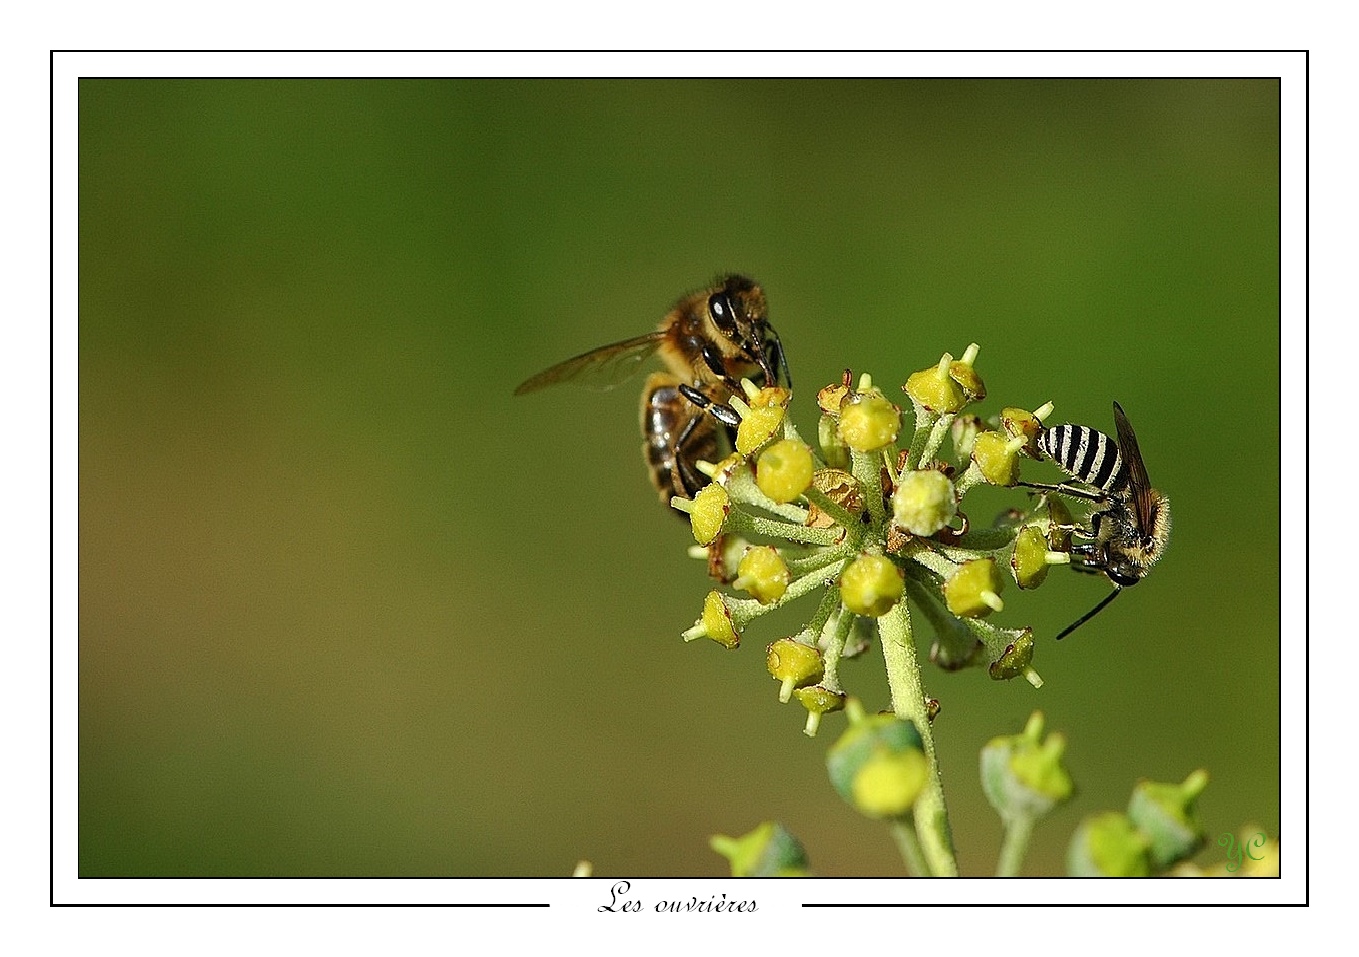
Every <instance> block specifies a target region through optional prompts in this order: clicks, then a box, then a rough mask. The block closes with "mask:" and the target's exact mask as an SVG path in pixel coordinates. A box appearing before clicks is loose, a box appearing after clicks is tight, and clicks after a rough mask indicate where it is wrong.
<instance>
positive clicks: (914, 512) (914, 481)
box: [892, 469, 958, 536]
mask: <svg viewBox="0 0 1359 957" xmlns="http://www.w3.org/2000/svg"><path fill="white" fill-rule="evenodd" d="M957 514H958V495H957V493H956V492H955V491H954V488H953V483H952V482H950V481H949V480H948V478H947V477H946V476H945V475H944V473H943V472H937V471H935V470H934V469H924V470H921V471H914V472H907V473H905V474H904V475H902V476H901V479H900V481H898V483H897V487H896V489H895V490H894V491H893V492H892V520H893V521H894V522H896V523H897V525H899V526H901V527H902V528H904V529H905V530H906V531H908V532H910V533H911V534H912V535H921V536H925V535H933V534H934V533H935V532H937V531H939V529H941V528H943V527H944V526H945V525H947V524H948V523H949V522H951V521H953V517H954V516H955V515H957Z"/></svg>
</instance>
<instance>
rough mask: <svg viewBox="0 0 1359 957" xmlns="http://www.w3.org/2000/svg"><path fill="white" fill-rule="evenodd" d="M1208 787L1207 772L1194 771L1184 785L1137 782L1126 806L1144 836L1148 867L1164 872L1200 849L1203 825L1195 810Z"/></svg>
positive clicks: (1131, 818)
mask: <svg viewBox="0 0 1359 957" xmlns="http://www.w3.org/2000/svg"><path fill="white" fill-rule="evenodd" d="M1207 786H1208V772H1207V771H1204V770H1201V769H1200V770H1198V771H1195V772H1194V773H1193V774H1191V775H1189V777H1187V778H1185V780H1184V783H1183V784H1161V783H1158V782H1155V781H1139V782H1138V784H1137V786H1136V787H1135V788H1133V793H1132V798H1131V800H1129V802H1128V818H1129V820H1131V821H1132V822H1133V823H1134V824H1135V825H1136V826H1137V829H1138V830H1140V831H1141V832H1142V833H1143V834H1145V835H1146V836H1147V839H1148V841H1149V842H1150V845H1151V846H1150V854H1151V863H1152V866H1153V867H1155V868H1156V870H1158V871H1161V870H1165V869H1166V868H1167V867H1169V866H1170V865H1172V864H1174V863H1175V862H1177V861H1181V860H1184V859H1185V858H1186V857H1189V856H1190V855H1192V854H1194V853H1195V852H1197V851H1198V849H1199V848H1200V847H1202V846H1203V842H1204V837H1205V835H1204V832H1203V823H1202V821H1200V820H1199V815H1198V809H1197V807H1196V805H1197V802H1198V797H1199V795H1200V794H1202V793H1203V789H1204V788H1206V787H1207Z"/></svg>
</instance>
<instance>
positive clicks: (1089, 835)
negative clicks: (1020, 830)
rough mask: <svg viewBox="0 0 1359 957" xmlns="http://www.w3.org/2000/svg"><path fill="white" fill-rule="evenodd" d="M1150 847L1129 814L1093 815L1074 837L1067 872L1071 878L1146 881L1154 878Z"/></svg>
mask: <svg viewBox="0 0 1359 957" xmlns="http://www.w3.org/2000/svg"><path fill="white" fill-rule="evenodd" d="M1149 847H1150V844H1149V842H1148V840H1147V838H1146V836H1145V835H1144V834H1142V833H1141V832H1140V831H1138V830H1137V828H1136V827H1134V826H1133V823H1132V821H1130V820H1128V816H1127V815H1126V814H1123V813H1122V812H1120V811H1105V812H1104V813H1102V814H1094V815H1091V816H1090V817H1087V818H1086V819H1085V820H1084V821H1082V822H1081V823H1080V825H1079V826H1078V827H1077V828H1076V833H1075V834H1073V835H1072V837H1071V844H1070V845H1069V846H1068V847H1067V852H1066V870H1067V873H1068V874H1070V875H1071V876H1072V877H1146V876H1148V875H1150V874H1151V857H1150V856H1149V854H1148V850H1149Z"/></svg>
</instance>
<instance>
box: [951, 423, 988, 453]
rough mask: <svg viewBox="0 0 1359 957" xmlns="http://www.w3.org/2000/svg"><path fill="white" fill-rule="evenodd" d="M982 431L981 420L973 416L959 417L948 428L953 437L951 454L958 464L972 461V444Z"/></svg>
mask: <svg viewBox="0 0 1359 957" xmlns="http://www.w3.org/2000/svg"><path fill="white" fill-rule="evenodd" d="M982 431H983V426H982V420H981V419H980V418H978V417H977V416H975V415H960V416H958V417H957V418H956V419H954V420H953V424H952V425H951V426H949V432H950V433H951V434H952V436H953V452H954V456H955V457H956V458H957V460H958V461H959V462H969V461H971V459H972V444H973V443H974V442H975V441H976V440H977V435H978V434H979V433H980V432H982Z"/></svg>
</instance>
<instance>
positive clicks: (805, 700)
mask: <svg viewBox="0 0 1359 957" xmlns="http://www.w3.org/2000/svg"><path fill="white" fill-rule="evenodd" d="M793 697H795V698H797V700H798V704H800V705H802V707H804V708H806V709H807V726H806V727H805V728H803V729H802V730H803V733H804V734H806V735H807V737H809V738H814V737H816V731H817V729H818V728H819V727H821V716H822V715H823V714H830V713H831V712H832V711H843V710H844V708H845V704H846V696H845V693H844V692H843V691H832V690H831V689H830V688H827V687H826V686H825V685H807V686H806V687H803V688H798V689H797V690H796V691H794V692H793Z"/></svg>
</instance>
